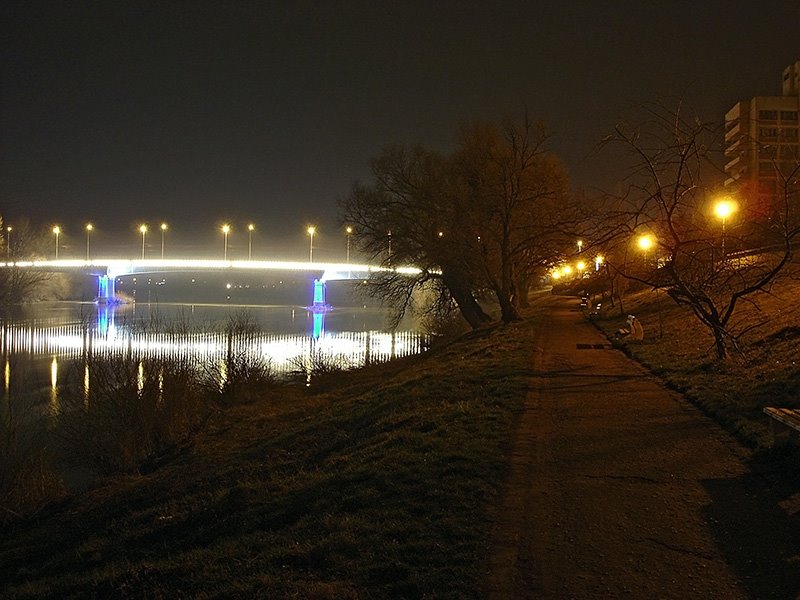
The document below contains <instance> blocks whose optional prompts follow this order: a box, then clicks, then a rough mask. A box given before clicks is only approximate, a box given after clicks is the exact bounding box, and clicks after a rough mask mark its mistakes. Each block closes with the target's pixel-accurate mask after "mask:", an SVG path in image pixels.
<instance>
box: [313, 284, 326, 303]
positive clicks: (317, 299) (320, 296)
mask: <svg viewBox="0 0 800 600" xmlns="http://www.w3.org/2000/svg"><path fill="white" fill-rule="evenodd" d="M313 307H314V308H320V309H321V308H325V282H324V281H320V280H319V279H315V280H314V303H313Z"/></svg>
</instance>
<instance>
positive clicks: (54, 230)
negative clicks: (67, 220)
mask: <svg viewBox="0 0 800 600" xmlns="http://www.w3.org/2000/svg"><path fill="white" fill-rule="evenodd" d="M53 234H54V235H55V236H56V260H58V236H59V235H61V227H59V226H58V225H56V226H55V227H53Z"/></svg>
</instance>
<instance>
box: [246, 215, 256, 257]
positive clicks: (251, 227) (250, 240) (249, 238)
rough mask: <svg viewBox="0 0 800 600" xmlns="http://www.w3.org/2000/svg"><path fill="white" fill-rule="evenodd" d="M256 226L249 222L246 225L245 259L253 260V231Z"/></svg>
mask: <svg viewBox="0 0 800 600" xmlns="http://www.w3.org/2000/svg"><path fill="white" fill-rule="evenodd" d="M255 228H256V226H255V225H253V224H252V223H250V224H249V225H248V226H247V260H253V231H254V230H255Z"/></svg>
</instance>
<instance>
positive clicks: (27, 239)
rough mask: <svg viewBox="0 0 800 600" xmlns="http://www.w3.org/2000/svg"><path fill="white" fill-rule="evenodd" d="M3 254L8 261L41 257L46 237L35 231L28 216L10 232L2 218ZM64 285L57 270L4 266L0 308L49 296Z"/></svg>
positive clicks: (0, 224) (0, 279) (1, 270)
mask: <svg viewBox="0 0 800 600" xmlns="http://www.w3.org/2000/svg"><path fill="white" fill-rule="evenodd" d="M0 232H2V240H3V246H2V251H3V252H4V254H5V256H3V257H2V260H3V261H6V262H17V261H29V260H39V259H41V257H42V256H43V255H44V253H43V251H42V250H43V248H44V246H45V244H46V243H47V241H48V240H47V238H46V236H44V235H42V234H41V233H39V232H37V231H35V230H34V228H33V227H32V226H31V225H30V223H29V222H28V221H27V220H25V219H20V220H19V221H18V222H15V223H14V225H13V228H12V230H11V231H10V232H9V231H8V228H7V226H6V224H5V223H4V222H3V219H2V217H0ZM62 285H63V278H62V277H59V276H57V275H56V274H54V273H49V272H47V271H41V270H38V269H27V268H24V267H20V268H17V267H13V266H10V267H4V268H2V269H0V307H7V306H10V305H13V304H20V303H23V302H29V301H31V300H37V299H41V298H45V297H47V296H48V295H50V294H52V293H53V292H54V290H56V289H57V288H58V287H59V286H62Z"/></svg>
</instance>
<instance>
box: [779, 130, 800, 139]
mask: <svg viewBox="0 0 800 600" xmlns="http://www.w3.org/2000/svg"><path fill="white" fill-rule="evenodd" d="M782 133H783V138H784V139H786V140H794V141H797V139H798V136H797V129H794V128H788V129H783V130H782Z"/></svg>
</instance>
